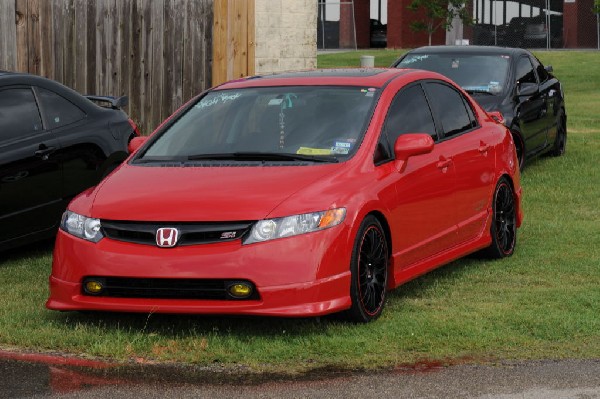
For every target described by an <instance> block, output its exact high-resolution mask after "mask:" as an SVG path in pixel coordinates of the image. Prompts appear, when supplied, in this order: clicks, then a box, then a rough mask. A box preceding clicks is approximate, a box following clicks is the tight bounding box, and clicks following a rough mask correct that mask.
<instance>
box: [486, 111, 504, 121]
mask: <svg viewBox="0 0 600 399" xmlns="http://www.w3.org/2000/svg"><path fill="white" fill-rule="evenodd" d="M488 115H489V116H490V117H491V118H492V119H493V120H495V121H496V122H498V123H504V116H503V115H502V112H500V111H489V112H488Z"/></svg>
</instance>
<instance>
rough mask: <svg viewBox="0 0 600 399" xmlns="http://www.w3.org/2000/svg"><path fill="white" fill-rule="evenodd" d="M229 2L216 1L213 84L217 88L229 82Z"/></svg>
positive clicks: (225, 0)
mask: <svg viewBox="0 0 600 399" xmlns="http://www.w3.org/2000/svg"><path fill="white" fill-rule="evenodd" d="M228 9H229V4H228V0H215V3H214V8H213V10H214V20H213V40H212V45H213V48H212V52H213V69H212V84H213V86H216V85H218V84H221V83H223V82H225V81H226V80H227V48H228V41H227V25H228V17H227V13H228Z"/></svg>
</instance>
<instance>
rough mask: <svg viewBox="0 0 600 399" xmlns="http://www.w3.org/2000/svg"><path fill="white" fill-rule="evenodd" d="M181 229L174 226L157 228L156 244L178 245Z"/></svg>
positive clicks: (162, 245)
mask: <svg viewBox="0 0 600 399" xmlns="http://www.w3.org/2000/svg"><path fill="white" fill-rule="evenodd" d="M178 239H179V230H177V229H176V228H174V227H162V228H160V229H158V230H156V245H158V246H159V247H161V248H172V247H174V246H175V245H177V240H178Z"/></svg>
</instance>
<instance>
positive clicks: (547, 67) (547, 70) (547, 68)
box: [544, 65, 554, 73]
mask: <svg viewBox="0 0 600 399" xmlns="http://www.w3.org/2000/svg"><path fill="white" fill-rule="evenodd" d="M544 69H545V70H546V72H550V73H552V72H554V68H552V65H546V66H545V67H544Z"/></svg>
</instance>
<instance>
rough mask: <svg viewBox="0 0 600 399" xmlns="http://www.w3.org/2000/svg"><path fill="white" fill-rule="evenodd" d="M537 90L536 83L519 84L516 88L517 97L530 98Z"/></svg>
mask: <svg viewBox="0 0 600 399" xmlns="http://www.w3.org/2000/svg"><path fill="white" fill-rule="evenodd" d="M538 90H539V86H538V85H537V83H519V84H518V86H517V95H518V96H523V97H525V96H532V95H534V94H536V93H537V92H538Z"/></svg>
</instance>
